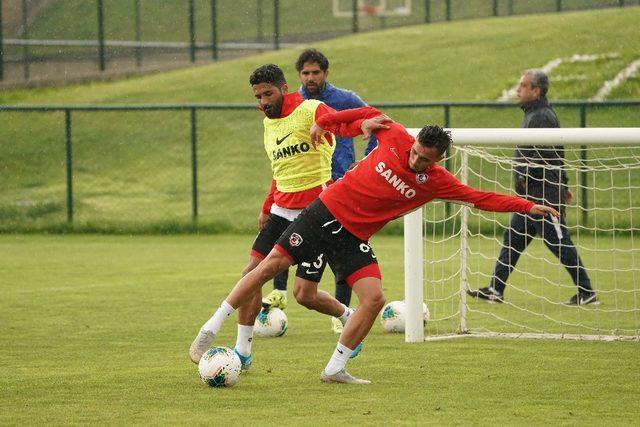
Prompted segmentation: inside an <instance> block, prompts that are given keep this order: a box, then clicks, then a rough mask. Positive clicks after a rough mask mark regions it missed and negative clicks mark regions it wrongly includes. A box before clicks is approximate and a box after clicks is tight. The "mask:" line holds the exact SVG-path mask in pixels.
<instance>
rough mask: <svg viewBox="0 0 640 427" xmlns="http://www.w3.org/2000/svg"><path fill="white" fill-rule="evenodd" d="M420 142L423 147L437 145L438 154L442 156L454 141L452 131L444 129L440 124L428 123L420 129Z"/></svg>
mask: <svg viewBox="0 0 640 427" xmlns="http://www.w3.org/2000/svg"><path fill="white" fill-rule="evenodd" d="M418 143H419V144H420V145H422V146H423V147H429V148H433V147H435V148H436V149H437V150H438V155H440V156H441V155H443V154H444V153H445V151H447V149H448V148H449V146H450V145H451V144H453V141H452V140H451V132H450V131H448V130H444V129H442V128H441V127H440V126H438V125H427V126H425V127H423V128H422V129H420V133H418Z"/></svg>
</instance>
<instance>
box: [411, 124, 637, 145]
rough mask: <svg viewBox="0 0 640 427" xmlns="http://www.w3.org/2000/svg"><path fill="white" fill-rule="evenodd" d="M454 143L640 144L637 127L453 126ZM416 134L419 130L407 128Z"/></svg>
mask: <svg viewBox="0 0 640 427" xmlns="http://www.w3.org/2000/svg"><path fill="white" fill-rule="evenodd" d="M447 130H448V131H450V132H451V138H452V139H453V143H454V145H585V144H586V145H625V144H639V143H640V128H637V127H628V128H554V129H531V128H526V129H525V128H514V129H511V128H456V129H447ZM407 131H409V133H410V134H411V135H413V136H417V135H418V132H420V129H418V128H411V129H407Z"/></svg>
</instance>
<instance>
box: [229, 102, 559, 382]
mask: <svg viewBox="0 0 640 427" xmlns="http://www.w3.org/2000/svg"><path fill="white" fill-rule="evenodd" d="M326 132H331V133H334V134H336V135H340V136H345V137H349V136H350V137H354V136H357V135H359V134H361V133H363V134H365V135H367V134H369V133H370V132H373V133H374V135H375V137H376V138H377V140H378V147H377V148H376V149H375V150H373V151H372V152H371V153H370V154H369V155H368V156H367V157H365V158H364V159H363V160H361V161H360V162H359V163H358V165H357V166H356V167H355V168H353V169H352V170H350V171H349V172H347V174H346V175H345V176H344V178H342V179H341V180H339V181H337V182H336V183H335V184H333V185H332V186H330V187H328V188H327V189H326V190H325V191H323V192H322V193H321V194H320V197H319V198H318V199H317V200H315V201H314V202H312V203H311V204H310V205H309V206H308V207H307V208H306V209H305V210H304V211H303V212H302V213H301V214H300V216H298V218H297V219H296V220H295V221H294V222H293V223H292V224H291V225H290V226H289V228H287V230H286V231H285V232H284V233H283V234H282V236H280V238H279V239H278V242H277V243H276V245H275V247H274V249H273V250H272V251H271V252H270V253H269V255H268V256H267V257H266V258H265V259H264V260H263V261H262V262H261V263H260V264H259V265H258V266H257V267H256V268H255V269H254V270H253V271H251V272H250V273H249V274H247V275H246V276H244V277H243V278H242V279H241V280H240V281H239V282H238V283H237V284H236V286H235V287H234V288H233V290H232V291H231V293H230V294H229V296H228V297H227V298H226V300H225V301H226V302H227V303H228V304H229V305H230V306H232V307H238V306H240V305H241V304H243V302H244V301H245V299H246V298H248V297H250V296H251V295H253V294H254V293H255V292H256V290H259V289H260V287H261V286H262V285H263V284H264V283H265V282H267V281H268V280H270V279H271V278H273V277H274V276H275V275H276V274H278V273H279V272H281V271H282V270H284V269H285V268H288V267H289V266H290V265H293V264H297V263H299V262H301V261H302V260H304V259H308V258H309V256H310V255H313V254H317V253H323V254H324V255H325V256H326V258H327V259H329V260H330V261H331V263H332V264H333V267H334V271H335V272H336V274H340V275H341V276H342V277H346V280H347V283H348V284H349V285H350V286H351V287H352V289H353V291H354V292H355V293H356V295H358V299H359V300H360V305H359V306H358V308H357V310H356V312H355V313H354V314H353V315H352V316H351V318H350V319H349V322H347V323H346V325H345V327H344V330H343V332H342V334H341V335H340V338H339V341H338V344H337V346H336V349H335V351H334V353H333V355H332V356H331V359H330V360H329V363H328V364H327V366H326V367H325V369H324V370H323V371H322V374H321V377H320V378H321V380H322V381H324V382H338V383H356V384H368V383H370V381H367V380H364V379H359V378H355V377H353V376H352V375H350V374H349V373H348V372H346V370H345V366H346V363H347V361H348V358H349V355H350V354H351V352H352V349H354V348H355V347H356V346H357V345H358V344H359V343H360V342H362V340H363V339H364V338H365V336H366V335H367V333H368V332H369V330H370V329H371V326H372V325H373V322H374V321H375V319H376V317H377V315H378V313H379V312H380V310H381V309H382V307H383V306H384V303H385V298H384V295H383V293H382V280H381V277H382V276H381V274H380V269H379V267H378V262H377V259H376V256H375V254H374V252H373V249H372V247H371V245H370V244H369V242H368V240H369V238H370V237H371V236H372V235H373V234H375V233H376V232H377V231H379V230H380V229H381V228H382V227H383V226H384V225H385V224H386V223H388V222H389V221H391V220H392V219H395V218H398V217H400V216H402V215H404V214H405V213H407V212H409V211H412V210H414V209H416V208H418V207H420V206H421V205H423V204H425V203H427V202H430V201H431V200H433V199H443V200H450V201H453V202H460V203H465V204H468V205H469V206H472V207H475V208H478V209H483V210H488V211H495V212H520V213H527V214H530V215H554V216H559V213H558V212H557V211H556V210H555V209H553V208H551V207H547V206H543V205H536V204H534V203H533V202H531V201H528V200H525V199H523V198H520V197H517V196H507V195H503V194H497V193H493V192H484V191H479V190H475V189H473V188H471V187H469V186H466V185H464V184H462V183H460V182H459V181H458V180H457V179H456V178H455V177H454V176H453V175H452V174H451V173H449V172H448V171H447V170H446V169H444V168H443V167H440V166H438V165H437V164H436V163H437V162H438V161H439V160H441V159H442V158H443V157H442V156H443V154H444V152H445V151H446V150H447V148H448V147H449V145H450V144H451V142H452V141H451V135H450V133H449V132H447V131H445V130H443V129H442V128H440V127H438V126H425V127H424V128H422V130H421V131H420V133H419V134H418V137H417V138H414V137H413V136H411V135H409V133H407V130H406V129H405V128H404V127H403V126H402V125H400V124H398V123H393V122H391V121H390V120H389V119H388V118H387V117H386V116H382V115H381V113H380V112H379V111H378V110H376V109H375V108H372V107H363V108H358V109H354V110H344V111H340V112H334V113H329V114H326V115H323V116H322V117H319V118H316V121H315V125H314V126H313V127H312V129H311V141H312V142H313V143H322V140H321V137H322V136H323V135H324V134H325V133H326Z"/></svg>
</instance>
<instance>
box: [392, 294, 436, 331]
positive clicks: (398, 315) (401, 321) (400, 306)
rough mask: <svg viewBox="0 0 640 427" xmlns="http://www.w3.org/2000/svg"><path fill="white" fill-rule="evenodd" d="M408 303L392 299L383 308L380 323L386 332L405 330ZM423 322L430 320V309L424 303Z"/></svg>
mask: <svg viewBox="0 0 640 427" xmlns="http://www.w3.org/2000/svg"><path fill="white" fill-rule="evenodd" d="M406 310H407V309H406V305H405V303H404V301H391V302H390V303H389V304H387V305H386V306H385V307H384V308H383V309H382V314H381V315H380V323H381V324H382V329H383V330H384V331H385V332H404V325H405V317H404V316H405V313H406ZM422 312H423V324H424V325H426V324H427V320H429V309H428V308H427V305H426V304H425V303H422Z"/></svg>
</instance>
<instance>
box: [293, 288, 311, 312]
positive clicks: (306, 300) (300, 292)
mask: <svg viewBox="0 0 640 427" xmlns="http://www.w3.org/2000/svg"><path fill="white" fill-rule="evenodd" d="M293 296H294V297H295V299H296V301H297V302H298V304H300V305H301V306H303V307H306V308H308V309H312V308H313V306H314V303H315V300H316V296H315V294H314V293H311V292H306V291H305V290H304V289H302V288H296V289H294V290H293Z"/></svg>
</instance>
